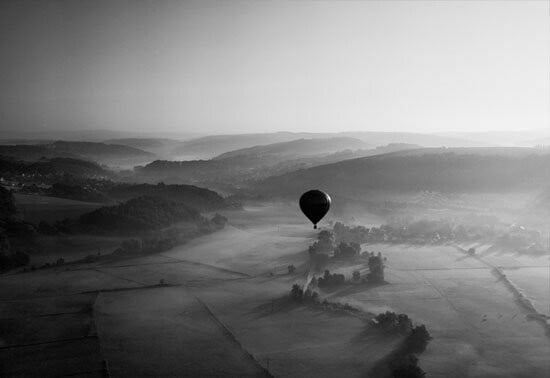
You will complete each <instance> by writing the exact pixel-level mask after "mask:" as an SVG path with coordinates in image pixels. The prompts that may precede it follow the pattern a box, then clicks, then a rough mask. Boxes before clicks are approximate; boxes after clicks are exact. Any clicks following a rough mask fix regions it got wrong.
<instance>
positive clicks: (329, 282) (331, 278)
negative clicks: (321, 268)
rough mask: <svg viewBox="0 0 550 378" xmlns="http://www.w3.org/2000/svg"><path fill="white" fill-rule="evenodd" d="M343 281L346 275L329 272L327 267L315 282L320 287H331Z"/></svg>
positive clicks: (341, 283)
mask: <svg viewBox="0 0 550 378" xmlns="http://www.w3.org/2000/svg"><path fill="white" fill-rule="evenodd" d="M345 282H346V277H345V276H344V275H343V274H338V273H333V274H330V271H329V270H328V269H327V270H325V274H324V275H323V277H319V278H318V279H317V281H316V284H317V286H319V287H320V288H332V287H336V286H340V285H343V284H344V283H345Z"/></svg>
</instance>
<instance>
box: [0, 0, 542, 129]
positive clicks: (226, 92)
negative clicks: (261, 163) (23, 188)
mask: <svg viewBox="0 0 550 378" xmlns="http://www.w3.org/2000/svg"><path fill="white" fill-rule="evenodd" d="M0 46H1V48H2V52H3V53H2V55H3V57H2V60H1V61H0V82H2V88H3V90H2V93H1V95H0V124H1V126H0V127H1V128H2V129H5V130H8V129H11V130H13V129H17V130H21V131H27V132H32V131H33V130H60V129H66V130H83V129H109V130H116V131H134V132H155V131H159V132H160V131H162V132H171V133H178V132H181V133H193V132H195V133H202V134H206V133H225V134H230V133H240V132H266V131H283V130H285V131H304V132H331V131H334V132H337V131H344V130H357V131H359V130H364V131H367V130H376V131H408V132H438V133H445V132H450V131H480V130H533V129H538V130H541V129H548V127H550V18H549V2H548V1H485V2H483V1H481V2H473V1H441V2H435V1H425V2H424V1H391V2H377V1H364V2H344V1H338V2H308V1H301V2H240V1H226V2H207V1H200V2H177V1H158V2H156V1H155V2H154V1H88V2H84V1H48V2H40V1H36V2H30V1H17V2H15V1H13V2H11V1H5V2H2V3H1V4H0Z"/></svg>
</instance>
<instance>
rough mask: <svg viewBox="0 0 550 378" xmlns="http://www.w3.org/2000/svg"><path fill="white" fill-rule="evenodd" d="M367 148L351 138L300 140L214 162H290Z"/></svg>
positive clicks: (242, 151) (232, 154)
mask: <svg viewBox="0 0 550 378" xmlns="http://www.w3.org/2000/svg"><path fill="white" fill-rule="evenodd" d="M366 147H368V145H367V144H366V143H365V142H363V141H361V140H359V139H356V138H349V137H337V138H336V137H335V138H318V139H298V140H293V141H290V142H280V143H273V144H268V145H260V146H253V147H248V148H243V149H239V150H234V151H230V152H226V153H224V154H221V155H218V156H216V157H215V158H213V160H225V159H236V158H254V159H257V158H272V159H276V160H283V159H284V160H290V159H294V158H297V157H305V156H315V155H324V154H330V153H334V152H338V151H343V150H357V149H362V148H366Z"/></svg>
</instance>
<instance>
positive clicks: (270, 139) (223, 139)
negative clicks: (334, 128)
mask: <svg viewBox="0 0 550 378" xmlns="http://www.w3.org/2000/svg"><path fill="white" fill-rule="evenodd" d="M336 137H348V138H355V139H359V140H362V141H363V142H365V143H367V144H368V145H370V146H378V145H386V144H390V143H411V144H418V145H421V146H426V147H442V146H447V147H460V146H463V147H474V146H482V145H484V144H482V143H479V142H472V141H470V140H467V139H461V138H456V137H452V136H441V135H432V134H418V133H401V132H399V133H398V132H361V131H350V132H341V133H291V132H279V133H265V134H240V135H213V136H206V137H202V138H197V139H192V140H189V141H185V142H183V143H182V144H181V146H179V147H177V148H176V149H175V150H174V151H173V154H174V156H190V157H193V158H203V159H205V158H212V157H214V156H218V155H221V154H223V153H226V152H229V151H233V150H238V149H243V148H248V147H253V146H258V145H266V144H273V143H281V142H289V141H292V140H296V139H301V138H306V139H318V138H325V139H326V138H336Z"/></svg>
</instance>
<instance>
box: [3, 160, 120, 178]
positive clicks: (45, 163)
mask: <svg viewBox="0 0 550 378" xmlns="http://www.w3.org/2000/svg"><path fill="white" fill-rule="evenodd" d="M0 173H1V174H2V175H7V176H19V175H38V176H64V175H73V176H75V177H82V178H88V177H108V176H110V175H111V172H109V171H107V170H106V169H104V168H102V167H101V166H99V165H98V164H96V163H94V162H91V161H86V160H80V159H74V158H64V157H63V158H61V157H59V158H52V159H40V160H39V161H36V162H28V161H22V160H17V159H15V158H11V157H0Z"/></svg>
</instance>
